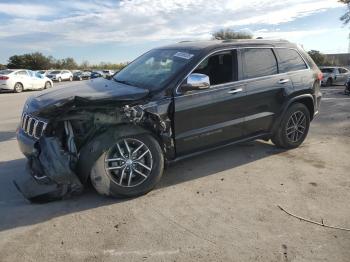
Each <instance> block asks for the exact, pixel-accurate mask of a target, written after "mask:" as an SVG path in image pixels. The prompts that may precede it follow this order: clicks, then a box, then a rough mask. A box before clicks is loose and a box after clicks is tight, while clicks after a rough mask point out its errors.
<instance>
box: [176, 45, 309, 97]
mask: <svg viewBox="0 0 350 262" xmlns="http://www.w3.org/2000/svg"><path fill="white" fill-rule="evenodd" d="M266 48H267V49H291V50H295V51H296V52H297V53H298V54H299V55H300V57H301V58H302V59H303V61H304V63H305V65H306V67H307V68H305V69H299V70H294V71H289V72H285V73H278V74H273V75H267V76H259V77H254V78H249V79H242V80H237V81H232V82H227V83H223V84H218V85H211V86H210V87H209V90H203V91H198V92H194V93H191V94H182V93H180V92H179V88H180V86H181V84H182V83H183V81H184V80H185V79H186V78H187V77H189V75H190V74H192V72H193V71H194V70H195V69H196V68H197V66H199V65H200V64H201V63H202V62H203V61H204V60H205V59H207V58H208V57H209V56H211V55H213V54H216V53H221V52H224V51H233V50H241V49H266ZM276 60H277V57H276ZM277 65H278V60H277ZM309 70H311V67H310V66H309V64H308V63H307V61H306V60H305V58H304V57H303V56H302V54H301V53H300V52H299V50H298V49H297V48H293V47H273V46H271V47H268V46H258V47H255V46H247V47H233V48H224V49H220V50H216V51H213V52H211V53H209V54H208V55H206V56H205V57H204V58H203V59H201V60H200V61H199V62H198V63H197V64H196V66H194V68H193V69H192V70H191V71H190V72H189V73H188V74H187V75H186V76H185V77H184V78H183V79H182V81H181V82H180V84H178V85H177V87H176V89H175V95H176V96H175V97H174V98H179V97H184V96H192V95H196V94H202V93H207V92H211V91H214V90H218V88H220V87H222V88H225V87H227V86H226V85H232V84H233V83H238V85H239V83H242V82H243V83H244V82H247V81H253V80H257V79H261V78H265V77H270V76H279V75H285V74H288V73H293V72H301V71H309ZM220 89H221V88H220Z"/></svg>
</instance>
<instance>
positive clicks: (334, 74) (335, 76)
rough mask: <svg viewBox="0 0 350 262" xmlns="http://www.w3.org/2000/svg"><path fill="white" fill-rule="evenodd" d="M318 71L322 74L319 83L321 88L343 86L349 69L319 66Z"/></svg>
mask: <svg viewBox="0 0 350 262" xmlns="http://www.w3.org/2000/svg"><path fill="white" fill-rule="evenodd" d="M320 70H321V72H322V73H323V79H322V81H321V84H322V85H323V86H332V85H345V82H346V81H347V79H348V77H349V76H350V71H349V69H346V68H344V67H338V66H320Z"/></svg>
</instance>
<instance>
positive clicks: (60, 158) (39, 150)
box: [14, 136, 83, 202]
mask: <svg viewBox="0 0 350 262" xmlns="http://www.w3.org/2000/svg"><path fill="white" fill-rule="evenodd" d="M27 158H28V163H27V167H26V174H25V175H23V176H21V177H20V178H18V179H17V180H15V181H14V184H15V185H16V187H17V189H18V190H19V191H20V192H21V193H22V194H23V196H24V197H25V198H26V199H28V200H29V201H31V202H48V201H53V200H58V199H63V198H66V197H69V196H71V195H74V194H79V193H81V192H82V191H83V185H82V183H81V182H80V180H79V178H78V176H77V175H76V174H75V173H74V168H75V163H76V159H75V158H76V157H75V156H74V155H72V154H71V153H69V152H67V151H64V150H63V149H62V146H61V144H60V141H59V140H58V138H56V137H45V136H42V137H41V138H40V139H39V140H38V141H37V142H36V143H35V144H34V150H33V153H32V154H31V155H27Z"/></svg>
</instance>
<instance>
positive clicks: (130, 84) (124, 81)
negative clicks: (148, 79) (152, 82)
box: [113, 78, 138, 87]
mask: <svg viewBox="0 0 350 262" xmlns="http://www.w3.org/2000/svg"><path fill="white" fill-rule="evenodd" d="M113 80H114V81H116V82H118V83H121V84H124V85H128V86H135V87H138V86H137V85H135V84H133V83H131V82H129V81H127V80H117V79H115V78H113Z"/></svg>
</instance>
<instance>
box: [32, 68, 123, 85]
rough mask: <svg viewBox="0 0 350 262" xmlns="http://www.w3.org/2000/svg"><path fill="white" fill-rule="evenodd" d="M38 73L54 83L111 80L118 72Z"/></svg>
mask: <svg viewBox="0 0 350 262" xmlns="http://www.w3.org/2000/svg"><path fill="white" fill-rule="evenodd" d="M36 72H37V73H39V74H41V75H43V76H47V77H48V78H50V79H51V80H53V81H58V82H61V81H73V80H83V79H90V78H97V77H104V78H110V77H112V76H113V75H114V74H115V73H116V71H113V70H102V71H90V70H83V71H81V70H75V71H73V72H72V71H69V70H51V71H49V70H39V71H36Z"/></svg>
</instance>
